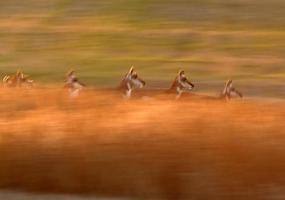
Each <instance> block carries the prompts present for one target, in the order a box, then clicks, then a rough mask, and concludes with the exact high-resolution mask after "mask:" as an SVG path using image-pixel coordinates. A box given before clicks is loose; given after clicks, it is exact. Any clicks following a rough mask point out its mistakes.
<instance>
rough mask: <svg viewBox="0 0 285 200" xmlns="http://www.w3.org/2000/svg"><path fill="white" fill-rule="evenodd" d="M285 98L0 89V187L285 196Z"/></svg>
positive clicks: (170, 195) (155, 195)
mask: <svg viewBox="0 0 285 200" xmlns="http://www.w3.org/2000/svg"><path fill="white" fill-rule="evenodd" d="M284 117H285V104H284V103H272V102H271V103H270V102H266V103H263V102H252V101H251V102H247V101H246V100H244V101H235V102H219V101H197V100H193V101H192V100H191V99H189V98H188V99H185V100H179V101H175V100H172V99H169V100H167V99H164V100H156V99H149V100H140V99H135V100H130V101H126V100H123V99H121V98H120V97H119V96H116V95H115V94H113V93H111V92H109V93H108V92H106V93H100V92H98V91H97V92H96V91H91V90H90V91H84V92H83V93H82V95H81V96H80V97H79V98H78V99H73V100H72V99H70V98H68V96H67V93H66V91H64V90H61V89H33V90H14V89H5V88H1V89H0V187H1V188H15V189H24V190H32V191H37V192H72V193H84V194H87V193H88V194H90V193H94V194H96V195H107V196H126V197H131V198H134V199H138V198H140V199H263V198H264V199H274V198H279V197H284V196H282V195H285V190H284V188H285V171H284V169H285V168H284V167H285V157H284V153H285V145H284V144H285V125H284Z"/></svg>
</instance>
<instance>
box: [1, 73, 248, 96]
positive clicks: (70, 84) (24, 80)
mask: <svg viewBox="0 0 285 200" xmlns="http://www.w3.org/2000/svg"><path fill="white" fill-rule="evenodd" d="M33 84H34V80H32V79H30V78H29V76H28V75H26V74H24V73H23V72H21V71H20V70H18V71H17V72H16V74H14V75H7V76H5V77H4V78H3V85H4V86H5V87H22V86H27V87H33ZM145 84H146V83H145V81H143V80H142V79H141V78H140V77H139V76H138V74H137V72H136V71H135V69H134V67H131V68H130V70H129V71H128V73H126V75H125V76H124V77H123V79H122V81H121V83H120V85H119V87H118V88H117V89H118V90H119V91H121V93H122V95H123V96H124V97H125V98H127V99H129V98H130V97H131V96H132V93H133V91H134V90H136V89H138V88H143V87H144V86H145ZM64 87H65V88H68V90H69V93H70V97H77V96H78V95H79V93H80V91H81V90H82V89H83V88H84V87H86V86H85V84H83V83H82V82H80V81H79V79H78V78H77V76H76V75H75V72H74V71H73V70H72V71H70V72H68V73H67V74H66V80H65V84H64ZM193 88H194V84H193V83H191V82H190V81H189V80H188V78H187V77H186V75H185V72H184V71H183V70H180V71H179V72H178V74H177V76H176V77H175V79H174V81H173V83H172V85H171V87H170V88H169V89H167V90H166V92H168V93H173V94H175V95H176V99H178V98H180V97H181V95H182V94H183V93H189V92H190V91H191V90H192V89H193ZM234 96H238V97H241V98H242V96H243V95H242V93H241V92H239V91H238V90H236V89H235V88H234V86H233V81H232V80H228V81H227V82H226V84H225V86H224V89H223V90H222V92H221V94H220V96H218V97H212V98H215V99H225V100H230V99H231V98H232V97H234Z"/></svg>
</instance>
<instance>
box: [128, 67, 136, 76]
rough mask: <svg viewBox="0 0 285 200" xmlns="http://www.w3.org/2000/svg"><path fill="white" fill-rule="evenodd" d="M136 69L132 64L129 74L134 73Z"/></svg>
mask: <svg viewBox="0 0 285 200" xmlns="http://www.w3.org/2000/svg"><path fill="white" fill-rule="evenodd" d="M134 71H135V68H134V66H131V68H130V70H129V74H133V73H134Z"/></svg>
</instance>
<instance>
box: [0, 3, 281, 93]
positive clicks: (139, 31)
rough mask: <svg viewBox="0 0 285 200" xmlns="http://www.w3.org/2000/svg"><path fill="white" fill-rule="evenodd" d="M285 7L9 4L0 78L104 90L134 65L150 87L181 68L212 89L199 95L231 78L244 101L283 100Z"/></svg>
mask: <svg viewBox="0 0 285 200" xmlns="http://www.w3.org/2000/svg"><path fill="white" fill-rule="evenodd" d="M284 8H285V2H284V1H282V0H273V1H269V0H264V1H258V0H249V1H243V0H230V1H222V0H201V1H197V0H191V1H188V0H178V1H171V0H164V1H161V0H108V1H93V0H85V1H72V0H51V1H50V0H49V1H48V0H41V1H35V0H27V1H20V0H11V1H2V2H1V3H0V16H1V17H0V43H1V48H0V74H1V75H2V76H3V75H4V74H7V73H12V72H13V73H14V72H15V70H16V69H18V68H20V69H22V70H23V71H25V72H26V73H28V74H31V76H32V77H34V79H36V81H37V82H38V83H39V84H42V83H54V82H61V81H62V79H63V77H64V74H65V72H66V71H67V70H69V69H70V68H73V69H75V70H77V72H78V75H79V76H80V77H81V78H82V79H83V80H84V81H85V82H86V83H87V84H88V85H89V86H97V87H102V86H115V85H117V83H118V81H119V80H120V78H121V76H122V75H123V74H124V73H125V71H126V70H127V69H128V68H129V67H130V66H131V65H135V66H136V67H137V69H138V71H139V72H140V73H141V75H142V76H143V77H144V78H145V79H146V81H147V83H149V84H148V85H149V86H150V87H166V86H168V85H169V83H170V82H171V80H172V79H173V77H174V75H175V74H176V73H177V71H178V69H180V68H183V69H185V70H186V72H188V74H189V76H190V77H191V78H192V79H193V81H194V82H196V83H198V85H199V84H203V83H207V84H206V85H207V86H209V87H205V88H202V89H201V88H199V87H197V89H198V90H201V91H208V90H215V91H216V90H217V89H220V88H219V87H214V88H213V89H212V88H211V85H213V84H214V83H216V82H219V83H220V84H223V82H224V81H225V80H226V79H228V78H233V79H234V80H237V81H239V82H240V84H241V86H242V87H243V88H245V89H247V88H248V87H250V88H252V90H251V91H250V92H249V93H248V94H247V95H250V94H251V93H253V94H258V95H259V96H278V97H284V93H283V90H282V89H280V87H281V86H282V83H283V82H284V80H285V68H284V64H285V62H284V53H285V51H284V49H285V48H284V47H285V42H284V36H285V32H284V28H283V27H284V25H285V15H284V12H283V10H284ZM253 82H254V83H253ZM260 85H261V87H262V88H263V89H264V90H262V91H260V89H257V88H260V87H259V86H260ZM280 85H281V86H280ZM268 93H270V95H268Z"/></svg>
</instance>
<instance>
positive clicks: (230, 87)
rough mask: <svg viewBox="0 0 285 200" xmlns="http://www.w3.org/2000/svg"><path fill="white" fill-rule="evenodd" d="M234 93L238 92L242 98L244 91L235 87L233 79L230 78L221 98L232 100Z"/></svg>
mask: <svg viewBox="0 0 285 200" xmlns="http://www.w3.org/2000/svg"><path fill="white" fill-rule="evenodd" d="M233 94H236V95H237V96H239V97H240V98H242V97H243V95H242V93H241V92H239V91H238V90H236V89H235V88H234V87H233V81H232V80H228V81H227V82H226V84H225V87H224V89H223V91H222V93H221V95H220V98H222V99H226V100H230V99H231V98H232V97H233V96H232V95H233Z"/></svg>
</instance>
